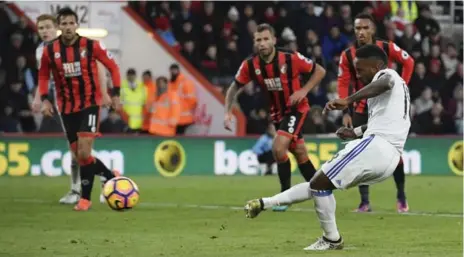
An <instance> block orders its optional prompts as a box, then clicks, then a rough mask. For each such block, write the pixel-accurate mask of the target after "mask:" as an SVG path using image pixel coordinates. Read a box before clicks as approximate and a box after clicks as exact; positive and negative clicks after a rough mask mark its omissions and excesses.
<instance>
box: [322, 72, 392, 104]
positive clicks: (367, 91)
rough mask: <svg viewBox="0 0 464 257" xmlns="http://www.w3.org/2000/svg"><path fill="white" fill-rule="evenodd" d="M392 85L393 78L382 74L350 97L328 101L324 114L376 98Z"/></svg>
mask: <svg viewBox="0 0 464 257" xmlns="http://www.w3.org/2000/svg"><path fill="white" fill-rule="evenodd" d="M393 85H395V81H394V80H393V77H392V76H391V75H390V74H388V73H384V74H383V75H381V77H380V78H379V79H377V80H375V81H373V82H371V83H369V84H368V85H367V86H365V87H363V88H362V89H361V90H359V91H358V92H356V93H354V94H352V95H350V96H349V97H347V98H344V99H335V100H332V101H329V102H328V103H327V104H326V106H325V108H324V112H326V111H332V110H344V109H346V108H348V106H349V105H350V104H353V103H355V102H358V101H360V100H363V99H368V98H372V97H376V96H378V95H380V94H382V93H384V92H386V91H388V90H390V89H391V88H392V87H393Z"/></svg>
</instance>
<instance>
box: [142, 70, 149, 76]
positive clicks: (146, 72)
mask: <svg viewBox="0 0 464 257" xmlns="http://www.w3.org/2000/svg"><path fill="white" fill-rule="evenodd" d="M145 75H147V76H150V77H151V71H149V70H146V71H144V72H143V73H142V76H145Z"/></svg>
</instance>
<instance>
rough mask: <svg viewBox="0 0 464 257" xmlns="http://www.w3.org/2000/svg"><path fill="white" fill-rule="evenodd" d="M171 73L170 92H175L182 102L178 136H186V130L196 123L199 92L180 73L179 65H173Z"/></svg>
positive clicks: (177, 129) (180, 104)
mask: <svg viewBox="0 0 464 257" xmlns="http://www.w3.org/2000/svg"><path fill="white" fill-rule="evenodd" d="M169 73H170V75H171V79H170V82H169V84H168V87H169V90H170V91H173V92H175V93H176V95H177V97H178V98H179V101H180V103H179V106H180V114H179V118H178V119H177V124H176V135H184V134H185V132H186V130H187V129H188V128H189V127H190V126H192V125H193V124H194V123H195V111H196V109H197V104H198V98H197V92H196V91H197V90H196V88H195V84H194V83H193V81H191V80H190V79H188V78H187V77H186V76H185V75H184V74H182V73H181V72H180V67H179V65H177V64H172V65H171V66H170V68H169Z"/></svg>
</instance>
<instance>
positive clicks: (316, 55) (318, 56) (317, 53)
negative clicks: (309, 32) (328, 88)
mask: <svg viewBox="0 0 464 257" xmlns="http://www.w3.org/2000/svg"><path fill="white" fill-rule="evenodd" d="M310 56H311V59H312V60H313V61H315V62H316V63H317V64H319V65H321V66H322V67H324V68H326V67H327V63H326V61H325V59H324V56H322V47H321V46H320V45H316V46H314V48H313V53H312V54H311V55H310Z"/></svg>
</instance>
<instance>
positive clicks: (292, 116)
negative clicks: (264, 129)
mask: <svg viewBox="0 0 464 257" xmlns="http://www.w3.org/2000/svg"><path fill="white" fill-rule="evenodd" d="M307 116H308V112H307V111H306V112H299V111H294V112H291V113H289V114H286V115H285V116H284V118H283V119H282V121H280V122H278V123H274V126H275V129H276V131H277V134H279V135H283V136H286V137H289V138H291V139H293V140H295V141H296V140H297V139H301V138H303V133H302V130H303V124H304V122H305V120H306V117H307Z"/></svg>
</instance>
